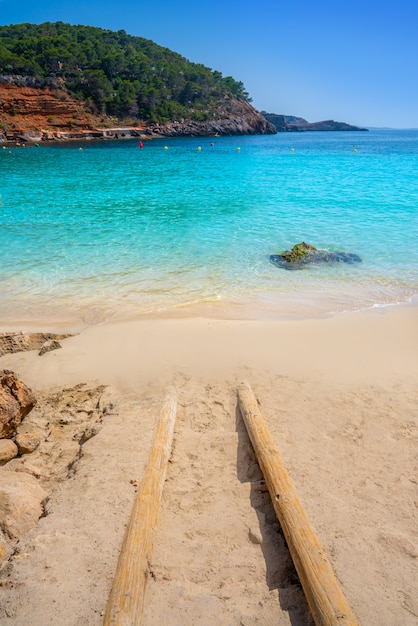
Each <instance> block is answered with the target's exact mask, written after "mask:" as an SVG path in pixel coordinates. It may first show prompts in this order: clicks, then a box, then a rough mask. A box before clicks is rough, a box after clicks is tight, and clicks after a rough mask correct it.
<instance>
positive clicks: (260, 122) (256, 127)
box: [147, 100, 276, 137]
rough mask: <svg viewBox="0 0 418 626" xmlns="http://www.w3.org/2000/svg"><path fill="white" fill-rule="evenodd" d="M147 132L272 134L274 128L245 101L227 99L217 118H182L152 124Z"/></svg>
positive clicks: (171, 135)
mask: <svg viewBox="0 0 418 626" xmlns="http://www.w3.org/2000/svg"><path fill="white" fill-rule="evenodd" d="M147 132H149V133H151V134H153V135H161V136H164V137H176V136H193V137H209V136H211V135H268V134H270V135H274V134H276V129H275V127H274V125H273V124H271V123H270V122H269V121H268V120H266V119H265V118H264V117H263V116H262V115H261V114H260V113H259V112H258V111H256V110H255V109H254V108H253V107H252V106H251V105H250V104H248V103H247V102H238V101H232V100H229V101H228V102H227V103H225V105H224V106H223V107H221V108H220V110H219V118H218V119H216V120H212V121H209V122H196V121H194V120H182V121H179V122H169V123H167V124H154V125H151V126H149V127H148V129H147Z"/></svg>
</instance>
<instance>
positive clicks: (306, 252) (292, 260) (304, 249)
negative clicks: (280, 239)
mask: <svg viewBox="0 0 418 626" xmlns="http://www.w3.org/2000/svg"><path fill="white" fill-rule="evenodd" d="M270 261H271V262H272V263H273V264H274V265H277V267H281V268H283V269H286V270H298V269H303V268H304V267H306V266H307V265H312V264H326V263H341V262H343V263H361V258H360V257H359V256H358V255H357V254H353V253H352V252H332V251H329V250H317V249H316V248H315V246H312V245H310V244H308V243H305V242H304V241H302V242H301V243H297V244H296V245H294V246H293V248H292V249H291V250H287V251H286V252H283V253H282V254H271V255H270Z"/></svg>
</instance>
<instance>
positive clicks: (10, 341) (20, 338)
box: [0, 332, 72, 356]
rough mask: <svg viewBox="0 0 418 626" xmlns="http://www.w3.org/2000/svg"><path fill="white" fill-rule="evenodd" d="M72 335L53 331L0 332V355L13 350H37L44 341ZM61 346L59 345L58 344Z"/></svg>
mask: <svg viewBox="0 0 418 626" xmlns="http://www.w3.org/2000/svg"><path fill="white" fill-rule="evenodd" d="M67 337H72V335H57V334H54V333H24V332H15V333H0V356H3V354H13V353H15V352H28V351H30V350H39V349H40V348H42V347H43V346H44V345H45V343H46V342H48V341H51V342H54V341H57V342H58V340H59V339H66V338H67ZM60 347H61V346H60Z"/></svg>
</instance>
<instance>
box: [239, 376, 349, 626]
mask: <svg viewBox="0 0 418 626" xmlns="http://www.w3.org/2000/svg"><path fill="white" fill-rule="evenodd" d="M238 401H239V407H240V410H241V413H242V416H243V419H244V423H245V426H246V428H247V431H248V435H249V437H250V440H251V443H252V445H253V448H254V451H255V454H256V456H257V460H258V463H259V465H260V468H261V470H262V472H263V474H264V478H265V480H266V483H267V487H268V490H269V493H270V496H271V499H272V503H273V506H274V510H275V511H276V515H277V517H278V520H279V522H280V524H281V526H282V529H283V533H284V536H285V538H286V541H287V545H288V547H289V551H290V554H291V556H292V559H293V562H294V564H295V568H296V571H297V573H298V576H299V579H300V582H301V584H302V587H303V590H304V592H305V595H306V599H307V601H308V604H309V608H310V610H311V613H312V616H313V619H314V621H315V624H317V626H335V625H336V624H338V625H344V626H348V625H350V626H355V625H356V624H357V621H356V618H355V617H354V614H353V613H352V611H351V609H350V607H349V606H348V604H347V601H346V599H345V597H344V595H343V592H342V590H341V588H340V585H339V583H338V581H337V579H336V577H335V575H334V572H333V570H332V567H331V565H330V563H329V561H328V559H327V557H326V556H325V552H324V549H323V548H322V546H321V545H320V543H319V541H318V539H317V538H316V537H315V534H314V532H313V530H312V528H311V526H310V524H309V520H308V517H307V515H306V513H305V511H304V509H303V508H302V505H301V503H300V501H299V498H298V496H297V493H296V491H295V489H294V487H293V485H292V483H291V481H290V479H289V476H288V474H287V472H286V470H285V468H284V465H283V462H282V459H281V457H280V454H279V452H278V450H277V448H276V447H275V445H274V443H273V440H272V438H271V436H270V433H269V430H268V428H267V425H266V423H265V421H264V419H263V417H262V415H261V412H260V409H259V407H258V404H257V400H256V398H255V396H254V394H253V392H252V390H251V388H250V386H249V385H248V384H244V385H241V386H240V388H239V390H238Z"/></svg>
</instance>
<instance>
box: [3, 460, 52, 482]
mask: <svg viewBox="0 0 418 626" xmlns="http://www.w3.org/2000/svg"><path fill="white" fill-rule="evenodd" d="M26 458H27V457H25V458H19V459H12V460H11V461H9V462H8V463H7V465H5V466H4V470H5V471H6V472H24V473H25V474H30V475H31V476H35V478H42V477H43V476H44V474H43V473H42V472H41V470H40V469H39V467H36V466H35V465H31V464H30V463H26V461H25V459H26Z"/></svg>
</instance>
